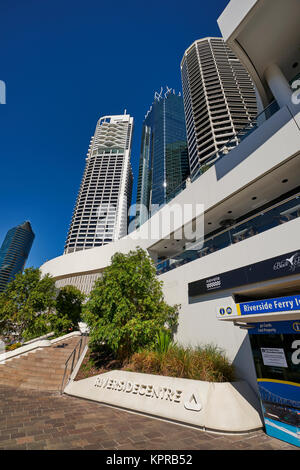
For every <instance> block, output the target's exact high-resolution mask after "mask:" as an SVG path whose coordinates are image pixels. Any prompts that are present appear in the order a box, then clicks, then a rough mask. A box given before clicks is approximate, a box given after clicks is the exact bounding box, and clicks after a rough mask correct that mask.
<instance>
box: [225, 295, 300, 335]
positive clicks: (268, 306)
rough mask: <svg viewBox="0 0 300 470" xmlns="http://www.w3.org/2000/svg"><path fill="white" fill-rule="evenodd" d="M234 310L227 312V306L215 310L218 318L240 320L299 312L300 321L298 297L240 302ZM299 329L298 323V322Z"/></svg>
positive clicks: (299, 296) (299, 300) (299, 301)
mask: <svg viewBox="0 0 300 470" xmlns="http://www.w3.org/2000/svg"><path fill="white" fill-rule="evenodd" d="M235 307H236V308H234V309H231V311H228V309H227V306H226V305H225V303H224V305H220V306H219V307H218V308H217V317H218V318H220V319H221V318H229V317H231V318H240V317H247V316H249V315H250V316H253V315H261V314H274V313H281V312H287V313H288V312H293V313H294V312H299V320H300V295H290V296H287V297H277V298H274V299H264V300H254V301H251V302H242V303H238V304H236V305H235ZM299 329H300V321H299Z"/></svg>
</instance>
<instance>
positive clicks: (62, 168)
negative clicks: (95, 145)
mask: <svg viewBox="0 0 300 470" xmlns="http://www.w3.org/2000/svg"><path fill="white" fill-rule="evenodd" d="M228 1H229V0H209V1H203V0H202V1H199V0H186V1H181V2H179V1H177V0H173V1H171V0H163V1H157V0H152V1H151V2H145V1H137V0H129V1H120V0H116V1H101V0H98V1H97V0H72V1H71V0H43V1H41V0H2V1H1V19H0V24H1V28H0V39H1V41H0V44H1V67H0V80H3V81H5V83H6V87H7V96H6V100H7V104H6V105H0V154H1V185H0V205H1V211H0V212H1V217H0V244H1V243H2V241H3V239H4V236H5V234H6V232H7V230H8V229H10V228H11V227H13V226H15V225H18V224H19V223H21V222H23V221H24V220H30V222H31V224H32V227H33V230H34V232H35V234H36V238H35V241H34V244H33V247H32V250H31V253H30V256H29V259H28V262H27V266H36V267H38V266H40V265H41V264H42V263H43V262H45V261H46V260H47V259H51V258H53V257H56V256H59V255H61V254H62V252H63V247H64V243H65V238H66V235H67V230H68V226H69V223H70V220H71V216H72V211H73V207H74V204H75V200H76V196H77V192H78V189H79V185H80V181H81V177H82V172H83V169H84V163H85V155H86V152H87V149H88V145H89V141H90V137H91V136H92V135H93V133H94V130H95V126H96V123H97V120H98V119H99V117H100V116H102V115H106V114H122V113H123V112H124V109H125V108H126V109H127V112H128V113H129V114H130V115H132V116H133V117H134V119H135V129H134V136H133V149H132V166H133V172H134V180H135V181H134V189H133V199H134V201H135V197H136V183H137V172H138V161H139V150H140V139H141V127H142V122H143V118H144V115H145V113H146V111H147V110H148V108H149V107H150V105H151V103H152V101H153V96H154V92H155V91H156V90H157V91H159V89H160V87H161V86H164V87H165V86H166V85H168V86H169V87H171V88H175V90H176V91H181V79H180V61H181V59H182V55H183V53H184V51H185V49H186V48H187V47H188V46H189V45H190V44H191V43H192V42H193V41H195V40H196V39H199V38H201V37H206V36H220V35H221V34H220V31H219V28H218V25H217V18H218V16H219V15H220V13H221V12H222V11H223V9H224V8H225V6H226V5H227V4H228Z"/></svg>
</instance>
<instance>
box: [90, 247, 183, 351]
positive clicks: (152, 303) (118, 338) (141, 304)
mask: <svg viewBox="0 0 300 470" xmlns="http://www.w3.org/2000/svg"><path fill="white" fill-rule="evenodd" d="M178 308H179V306H177V305H175V306H173V307H171V306H169V305H167V303H166V302H165V301H164V297H163V293H162V282H161V281H159V280H158V279H157V277H156V270H155V266H154V263H153V261H152V260H151V258H150V257H149V256H148V254H147V253H146V252H145V251H144V250H142V249H141V248H138V249H137V250H136V251H130V252H129V253H128V254H123V253H116V254H115V255H114V256H113V257H112V260H111V265H110V266H108V267H107V268H106V269H105V270H104V273H103V276H102V277H101V278H99V279H98V280H97V281H96V282H95V286H94V289H93V290H92V292H91V294H90V298H89V300H88V302H87V304H86V306H85V309H84V320H85V321H86V323H87V324H88V326H89V327H90V339H91V345H92V347H93V346H94V347H95V346H99V345H101V344H105V345H106V346H108V347H109V348H110V349H111V350H112V351H113V352H114V353H115V355H116V357H117V358H119V359H124V358H128V357H130V356H131V355H132V354H133V353H134V352H136V351H138V350H139V349H140V348H145V347H148V348H152V347H154V345H155V343H156V334H157V333H158V332H159V331H161V330H166V331H173V330H174V329H175V328H176V327H177V323H178V319H177V317H178Z"/></svg>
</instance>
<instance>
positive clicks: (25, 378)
mask: <svg viewBox="0 0 300 470" xmlns="http://www.w3.org/2000/svg"><path fill="white" fill-rule="evenodd" d="M79 340H80V337H79V336H73V337H70V338H67V339H64V340H62V341H60V342H57V343H55V344H53V345H51V346H48V347H45V348H42V349H36V350H35V351H32V352H29V353H27V354H23V355H21V356H19V357H16V358H13V359H8V360H7V361H6V363H5V364H0V384H1V385H10V386H11V387H15V388H23V389H24V388H27V389H35V390H56V391H58V390H59V389H60V386H61V382H62V378H63V374H64V370H65V362H66V360H67V359H68V357H69V356H70V354H71V352H72V351H73V349H74V348H75V346H76V345H77V344H78V342H79ZM69 367H70V366H69Z"/></svg>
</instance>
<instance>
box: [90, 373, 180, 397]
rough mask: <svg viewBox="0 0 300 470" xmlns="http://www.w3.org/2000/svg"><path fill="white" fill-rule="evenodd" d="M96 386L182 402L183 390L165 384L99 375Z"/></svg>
mask: <svg viewBox="0 0 300 470" xmlns="http://www.w3.org/2000/svg"><path fill="white" fill-rule="evenodd" d="M95 387H99V388H102V389H106V390H116V391H118V392H123V393H132V394H134V395H142V396H143V395H144V396H145V397H149V398H154V399H155V398H156V399H160V400H167V401H170V402H173V403H180V401H181V395H182V390H172V389H171V388H168V387H163V386H154V385H151V384H140V383H135V382H130V381H124V380H115V379H111V378H108V377H97V379H96V382H95Z"/></svg>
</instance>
